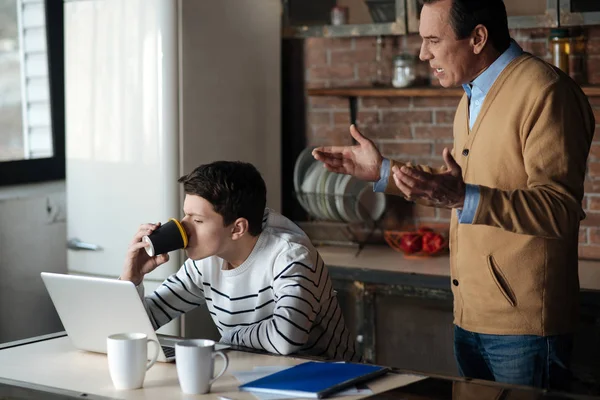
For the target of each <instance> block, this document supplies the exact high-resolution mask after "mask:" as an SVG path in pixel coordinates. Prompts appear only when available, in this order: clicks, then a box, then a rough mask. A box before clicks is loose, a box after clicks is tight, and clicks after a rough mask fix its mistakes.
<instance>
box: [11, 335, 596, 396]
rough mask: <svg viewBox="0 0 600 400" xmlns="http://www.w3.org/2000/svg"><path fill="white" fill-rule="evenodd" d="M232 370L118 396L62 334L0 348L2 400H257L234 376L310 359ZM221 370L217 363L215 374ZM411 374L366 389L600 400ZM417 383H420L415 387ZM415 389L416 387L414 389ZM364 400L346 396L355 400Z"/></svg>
mask: <svg viewBox="0 0 600 400" xmlns="http://www.w3.org/2000/svg"><path fill="white" fill-rule="evenodd" d="M226 352H227V355H228V357H229V369H228V370H227V372H226V373H225V374H224V375H223V376H222V377H221V378H219V379H218V380H217V381H216V382H215V384H214V385H213V386H212V389H211V393H208V394H206V395H196V396H194V395H186V394H183V393H182V392H181V390H180V387H179V383H178V381H177V371H176V368H175V364H173V363H156V364H155V365H154V366H153V367H152V368H151V369H150V370H149V371H148V372H147V374H146V380H145V382H144V387H143V388H142V389H137V390H128V391H119V390H116V389H114V388H113V386H112V382H111V380H110V375H109V372H108V363H107V360H106V355H105V354H97V353H89V352H84V351H80V350H77V349H75V348H74V347H73V346H72V345H71V342H70V340H69V338H68V336H66V334H65V333H64V332H60V333H56V334H52V335H46V336H41V337H36V338H31V339H28V340H24V341H18V342H12V343H7V344H4V345H0V398H1V399H5V398H9V399H31V400H37V399H45V400H46V399H48V400H54V399H56V400H59V399H70V398H79V399H92V400H103V399H161V400H162V399H195V398H198V399H200V398H202V399H220V398H221V397H226V398H230V399H235V400H244V399H254V398H255V397H254V396H253V395H252V394H251V393H247V392H239V391H238V390H237V387H238V385H239V383H238V382H237V380H236V379H235V378H234V377H233V375H232V372H233V371H248V370H251V369H252V368H253V367H254V366H292V365H296V364H299V363H302V362H305V361H306V360H307V357H292V356H277V355H270V354H265V353H262V352H258V351H249V349H247V350H243V349H228V350H226ZM220 368H221V361H220V360H219V359H217V364H216V365H215V370H217V371H218V370H219V369H220ZM407 372H408V371H399V370H394V369H392V372H391V373H389V374H387V375H385V376H383V377H380V378H377V379H375V380H373V381H370V382H369V383H368V386H369V388H370V389H371V390H372V391H373V393H374V394H375V395H374V397H375V398H381V399H390V400H392V399H393V400H401V399H404V400H416V399H419V400H441V399H449V400H450V399H452V400H470V399H473V400H475V399H477V400H486V399H519V400H529V399H531V400H534V399H535V400H538V399H556V400H558V399H561V400H562V399H581V400H583V399H600V397H588V396H585V397H584V396H572V395H567V394H557V393H547V392H545V391H540V390H535V389H531V388H525V387H517V386H511V385H502V384H497V383H494V382H485V381H477V380H469V379H464V378H450V377H443V376H433V375H431V376H429V377H428V378H427V379H425V380H420V381H419V379H420V378H419V377H416V376H415V375H411V374H407ZM417 381H419V382H417ZM413 382H416V383H413ZM411 383H412V384H411ZM361 397H365V396H358V395H356V396H345V397H343V399H344V400H355V399H359V398H361Z"/></svg>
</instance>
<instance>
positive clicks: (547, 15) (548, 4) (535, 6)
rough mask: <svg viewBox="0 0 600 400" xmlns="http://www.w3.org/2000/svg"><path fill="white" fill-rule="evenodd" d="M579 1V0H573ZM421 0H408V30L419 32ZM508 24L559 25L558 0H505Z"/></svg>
mask: <svg viewBox="0 0 600 400" xmlns="http://www.w3.org/2000/svg"><path fill="white" fill-rule="evenodd" d="M573 1H577V0H573ZM419 3H420V2H419V0H406V16H407V31H408V32H409V33H417V32H419V15H420V12H421V7H420V5H419ZM504 4H505V6H506V13H507V15H508V26H509V28H511V29H516V28H539V27H544V28H552V27H556V26H558V0H527V1H523V0H504Z"/></svg>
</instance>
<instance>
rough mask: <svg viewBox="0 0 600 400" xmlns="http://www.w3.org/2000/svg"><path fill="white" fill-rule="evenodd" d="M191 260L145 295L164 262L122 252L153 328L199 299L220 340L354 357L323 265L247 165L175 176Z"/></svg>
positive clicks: (135, 247) (138, 250)
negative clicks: (147, 279)
mask: <svg viewBox="0 0 600 400" xmlns="http://www.w3.org/2000/svg"><path fill="white" fill-rule="evenodd" d="M179 182H181V183H183V186H184V190H185V193H186V196H185V201H184V207H183V211H184V213H185V216H184V218H183V219H182V220H181V223H182V225H183V227H184V229H185V230H186V232H187V234H188V246H187V248H186V249H185V251H186V253H187V255H188V257H189V258H188V259H187V260H186V261H185V263H184V264H183V266H182V267H181V268H180V270H179V271H178V272H177V273H176V274H174V275H172V276H170V277H169V278H167V280H166V281H165V282H164V283H163V284H162V285H161V286H160V287H159V288H158V289H157V290H156V291H155V292H154V293H152V294H151V295H149V296H147V297H145V298H144V294H143V285H140V284H141V282H142V280H143V277H144V275H145V274H147V273H149V272H151V271H153V270H154V269H155V268H156V267H158V266H159V265H161V264H163V263H165V262H167V261H168V259H169V256H168V255H167V254H163V255H159V256H155V257H149V256H148V255H147V254H146V252H145V251H144V249H143V248H144V244H145V243H143V242H142V241H141V240H142V237H143V236H144V235H147V234H149V233H151V232H152V231H153V230H155V229H156V228H157V227H158V225H156V224H144V225H142V226H141V227H140V229H139V230H138V232H137V234H136V235H135V237H134V239H133V242H132V244H131V246H130V248H129V250H128V253H127V257H126V261H125V266H124V269H123V274H122V275H121V279H124V280H129V281H131V282H133V283H134V284H135V285H136V286H137V287H138V290H139V291H140V295H141V297H142V299H143V300H144V304H145V307H146V310H147V312H148V315H149V316H150V320H151V321H152V324H153V325H154V327H155V328H158V327H160V326H161V325H164V324H166V323H167V322H169V321H171V320H172V319H173V318H175V317H178V316H179V315H181V314H183V313H185V312H187V311H190V310H191V309H193V308H195V307H197V306H199V305H201V304H203V303H206V304H207V306H208V310H209V312H210V314H211V316H212V318H213V321H214V323H215V325H216V326H217V328H218V329H219V332H220V333H221V335H222V338H221V342H222V343H227V344H234V345H240V346H246V347H251V348H255V349H260V350H265V351H268V352H271V353H276V354H291V353H299V354H310V355H318V356H323V357H327V358H329V359H335V360H347V361H353V360H358V359H359V358H360V357H359V355H358V354H357V353H356V351H355V347H354V339H353V338H351V337H350V332H349V331H348V329H347V328H346V325H345V323H344V318H343V316H342V312H341V309H340V306H339V304H338V301H337V298H336V295H335V291H334V290H333V287H332V283H331V279H330V278H329V273H328V271H327V267H326V266H325V264H324V262H323V260H322V259H321V257H320V256H319V253H318V252H317V250H316V249H315V248H314V247H313V245H312V244H311V242H310V240H309V238H308V237H307V236H306V234H305V233H304V232H302V230H300V228H298V226H297V225H296V224H294V223H293V222H291V221H290V220H288V219H287V218H285V217H283V216H282V215H280V214H277V213H275V212H274V211H272V210H269V209H265V205H266V187H265V183H264V181H263V179H262V177H261V175H260V173H259V172H258V171H257V170H256V168H255V167H254V166H252V165H251V164H247V163H243V162H228V161H218V162H214V163H211V164H206V165H201V166H199V167H198V168H196V169H195V170H194V171H192V172H191V173H190V174H188V175H186V176H183V177H181V178H180V179H179Z"/></svg>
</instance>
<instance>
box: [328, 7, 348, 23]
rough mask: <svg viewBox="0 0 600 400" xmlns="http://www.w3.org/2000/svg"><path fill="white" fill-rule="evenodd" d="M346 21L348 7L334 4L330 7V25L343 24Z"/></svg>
mask: <svg viewBox="0 0 600 400" xmlns="http://www.w3.org/2000/svg"><path fill="white" fill-rule="evenodd" d="M347 23H348V7H345V6H335V7H333V8H332V9H331V25H336V26H337V25H345V24H347Z"/></svg>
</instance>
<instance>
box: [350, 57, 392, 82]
mask: <svg viewBox="0 0 600 400" xmlns="http://www.w3.org/2000/svg"><path fill="white" fill-rule="evenodd" d="M356 74H357V75H358V79H361V80H366V81H367V82H369V86H371V85H372V82H373V81H375V80H376V79H379V78H378V77H377V65H375V63H373V62H370V63H361V64H356ZM381 80H382V81H383V82H384V83H385V84H386V85H391V84H392V64H391V62H390V63H386V62H382V63H381Z"/></svg>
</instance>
